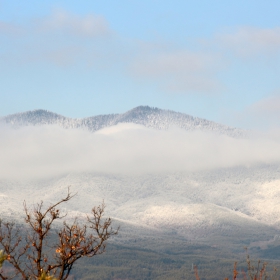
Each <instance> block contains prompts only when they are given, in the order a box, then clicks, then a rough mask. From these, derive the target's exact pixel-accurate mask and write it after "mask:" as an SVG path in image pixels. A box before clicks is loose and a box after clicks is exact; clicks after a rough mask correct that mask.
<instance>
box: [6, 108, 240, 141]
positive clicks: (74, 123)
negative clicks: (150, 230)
mask: <svg viewBox="0 0 280 280" xmlns="http://www.w3.org/2000/svg"><path fill="white" fill-rule="evenodd" d="M1 121H2V122H5V123H7V124H11V125H13V126H25V125H46V124H56V125H59V126H61V127H63V128H86V129H88V130H90V131H97V130H100V129H102V128H105V127H110V126H113V125H116V124H119V123H135V124H141V125H144V126H146V127H148V128H154V129H162V130H166V129H168V128H170V127H179V128H183V129H186V130H204V131H212V132H216V133H220V134H225V135H228V136H233V137H240V136H242V135H244V131H242V130H241V129H237V128H232V127H228V126H225V125H221V124H218V123H215V122H211V121H208V120H205V119H201V118H196V117H192V116H190V115H187V114H182V113H177V112H174V111H170V110H161V109H158V108H151V107H148V106H139V107H136V108H134V109H132V110H130V111H128V112H126V113H124V114H109V115H99V116H93V117H89V118H84V119H71V118H66V117H63V116H61V115H58V114H55V113H52V112H49V111H45V110H35V111H29V112H25V113H19V114H14V115H9V116H6V117H3V118H2V119H1Z"/></svg>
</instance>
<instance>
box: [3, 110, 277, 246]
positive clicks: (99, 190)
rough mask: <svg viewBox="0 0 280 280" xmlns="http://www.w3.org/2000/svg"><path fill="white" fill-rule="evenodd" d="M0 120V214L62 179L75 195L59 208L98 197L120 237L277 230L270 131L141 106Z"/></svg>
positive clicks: (246, 234)
mask: <svg viewBox="0 0 280 280" xmlns="http://www.w3.org/2000/svg"><path fill="white" fill-rule="evenodd" d="M2 122H4V123H6V124H8V125H2V126H0V129H1V137H0V154H1V157H0V171H1V172H0V203H1V210H0V213H1V216H2V217H8V218H9V219H10V218H11V217H12V218H14V219H18V218H20V216H22V208H23V207H22V203H23V200H26V201H27V203H28V204H29V205H32V204H33V203H37V202H39V201H41V200H43V201H44V202H45V203H46V205H49V203H52V202H55V201H57V199H59V198H62V197H63V196H64V195H65V193H66V192H67V188H68V186H71V191H72V192H73V193H76V192H77V193H78V195H77V196H76V197H75V198H73V200H72V201H71V202H70V203H68V204H67V205H65V206H64V207H65V209H64V210H65V212H68V216H67V217H73V218H74V217H76V216H79V217H85V215H86V214H87V213H89V212H90V210H91V208H92V207H93V206H94V205H98V204H100V203H102V201H103V200H104V201H105V203H106V205H107V208H106V213H107V214H108V215H109V216H111V217H113V218H114V219H115V220H116V223H120V224H122V229H123V231H122V233H121V236H122V239H123V240H127V239H130V240H135V239H137V238H139V237H140V236H144V235H145V234H146V235H147V234H148V231H149V232H150V236H153V234H152V232H158V233H160V234H173V235H174V236H176V238H179V239H180V238H183V239H186V240H204V241H205V240H209V239H211V240H212V241H213V240H218V241H219V240H221V238H224V239H226V238H227V240H228V238H233V240H235V241H236V244H238V246H239V247H240V243H239V240H241V239H243V240H245V241H244V242H247V243H246V244H245V245H248V244H250V242H259V241H262V242H269V240H275V238H274V237H275V236H276V235H277V234H278V228H279V227H280V207H279V205H280V188H279V185H280V168H279V162H280V144H279V143H280V141H279V139H280V136H277V135H276V134H274V135H273V137H270V136H268V137H264V136H260V137H259V136H258V137H251V136H248V137H240V136H242V135H243V136H244V135H245V134H244V131H242V130H238V129H235V128H230V127H227V126H223V125H220V124H217V123H213V122H210V121H207V120H204V119H199V118H194V117H191V116H188V115H185V114H181V113H176V112H172V111H168V110H160V109H157V108H150V107H137V108H135V109H133V110H131V111H128V112H126V113H124V114H112V115H103V116H95V117H90V118H85V119H70V118H66V117H63V116H60V115H57V114H54V113H51V112H48V111H43V110H37V111H32V112H26V113H20V114H15V115H10V116H7V117H4V118H2ZM131 123H132V124H131ZM13 127H17V128H18V129H13ZM174 127H175V128H174ZM169 128H170V129H169ZM232 136H234V137H232ZM235 241H234V242H235ZM213 242H214V241H213ZM227 242H228V241H227ZM227 242H225V244H227Z"/></svg>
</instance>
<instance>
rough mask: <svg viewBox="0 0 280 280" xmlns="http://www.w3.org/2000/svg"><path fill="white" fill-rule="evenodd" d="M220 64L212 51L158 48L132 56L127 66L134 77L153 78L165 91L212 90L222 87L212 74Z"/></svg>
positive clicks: (210, 91) (218, 68) (206, 91)
mask: <svg viewBox="0 0 280 280" xmlns="http://www.w3.org/2000/svg"><path fill="white" fill-rule="evenodd" d="M222 66H223V63H222V60H221V58H220V57H219V56H217V55H215V54H206V53H198V52H190V51H187V50H183V51H176V50H175V51H169V52H162V51H160V50H158V52H157V53H156V54H150V55H145V56H142V57H140V58H138V59H136V60H135V61H134V62H133V63H132V65H131V70H132V73H134V75H135V77H139V78H145V79H155V80H157V82H158V83H159V84H160V86H161V87H162V88H164V89H166V90H167V91H171V92H174V91H175V92H178V91H179V92H205V93H212V92H216V91H217V90H220V89H221V88H222V86H221V84H219V82H218V81H217V79H216V78H215V74H216V72H217V71H218V70H220V69H221V67H222Z"/></svg>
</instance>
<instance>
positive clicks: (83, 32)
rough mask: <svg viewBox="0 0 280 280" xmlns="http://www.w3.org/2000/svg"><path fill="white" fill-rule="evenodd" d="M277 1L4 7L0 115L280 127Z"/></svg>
mask: <svg viewBox="0 0 280 280" xmlns="http://www.w3.org/2000/svg"><path fill="white" fill-rule="evenodd" d="M279 11H280V2H279V1H270V0H268V1H257V0H254V1H239V0H237V1H221V0H220V1H216V0H212V1H209V0H208V1H206V0H205V1H192V0H190V1H179V0H173V1H164V0H161V1H159V0H149V1H145V0H142V1H133V0H131V1H128V0H127V1H124V0H119V1H113V0H112V1H106V0H103V1H83V0H80V1H71V0H67V1H51V0H49V1H33V0H30V1H20V0H17V1H16V0H6V1H3V0H0V101H1V102H0V116H5V115H7V114H13V113H16V112H23V111H27V110H34V109H47V110H50V111H54V112H56V113H59V114H62V115H65V116H69V117H75V118H76V117H77V118H81V117H87V116H93V115H98V114H108V113H121V112H125V111H127V110H129V109H132V108H133V107H136V106H139V105H149V106H154V107H159V108H162V109H170V110H175V111H180V112H183V113H187V114H191V115H194V116H198V117H203V118H206V119H209V120H213V121H216V122H221V123H225V124H228V125H232V126H239V127H245V128H251V127H252V128H271V127H274V126H278V120H279V117H280V79H279V74H280V19H279Z"/></svg>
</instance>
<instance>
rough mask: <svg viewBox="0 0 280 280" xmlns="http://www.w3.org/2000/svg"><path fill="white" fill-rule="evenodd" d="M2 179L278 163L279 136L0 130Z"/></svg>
mask: <svg viewBox="0 0 280 280" xmlns="http://www.w3.org/2000/svg"><path fill="white" fill-rule="evenodd" d="M0 131H1V133H0V155H1V157H0V179H36V178H44V177H52V176H58V175H61V174H67V173H71V172H105V173H121V174H142V173H154V172H175V171H199V170H205V169H215V168H223V167H233V166H237V165H245V166H251V165H254V164H260V163H265V164H270V163H275V162H278V161H280V141H279V140H280V132H279V131H276V132H275V131H274V133H273V134H269V135H268V134H266V135H257V134H255V135H254V136H251V137H250V138H247V139H233V138H230V137H228V136H222V135H216V134H212V133H206V132H201V131H196V132H187V131H184V130H181V129H175V128H174V129H171V130H169V131H157V130H153V129H148V128H145V127H143V126H140V125H135V124H119V125H117V126H113V127H111V128H106V129H103V130H100V131H98V132H95V133H90V132H88V131H84V130H66V129H62V128H60V127H57V126H42V127H24V128H20V129H12V128H10V127H7V126H1V127H0Z"/></svg>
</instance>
